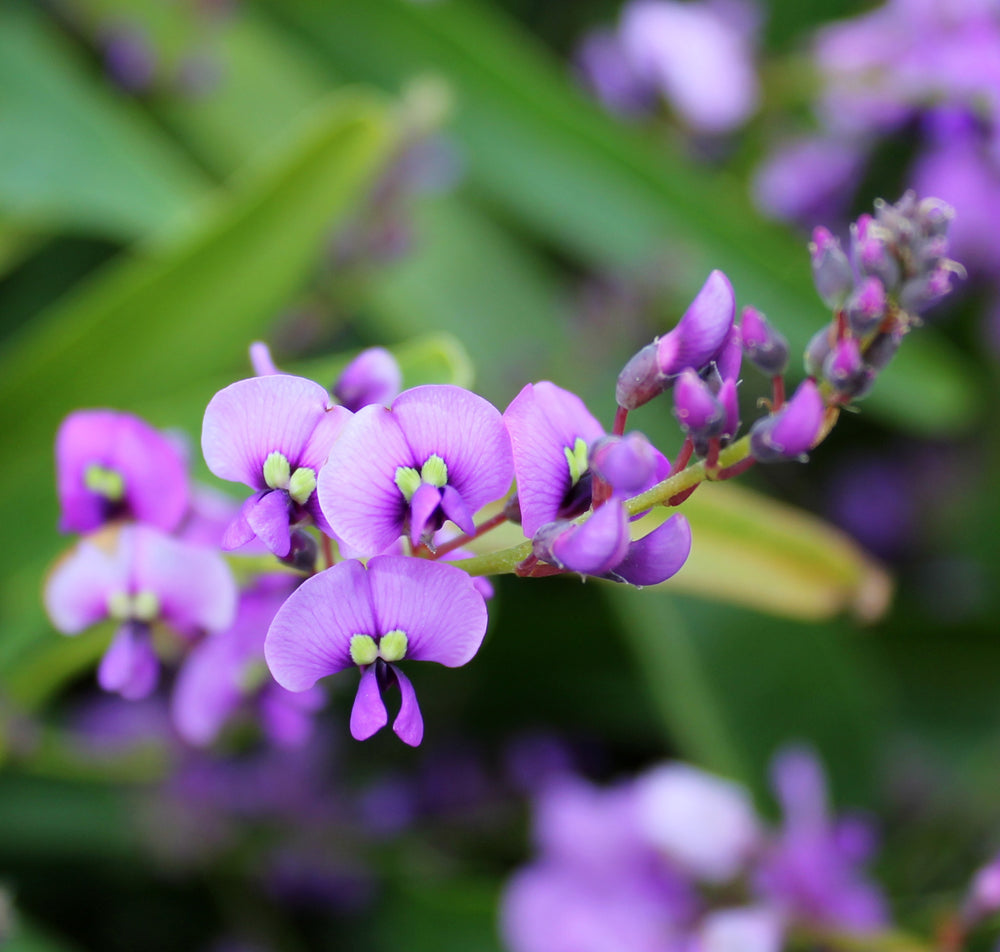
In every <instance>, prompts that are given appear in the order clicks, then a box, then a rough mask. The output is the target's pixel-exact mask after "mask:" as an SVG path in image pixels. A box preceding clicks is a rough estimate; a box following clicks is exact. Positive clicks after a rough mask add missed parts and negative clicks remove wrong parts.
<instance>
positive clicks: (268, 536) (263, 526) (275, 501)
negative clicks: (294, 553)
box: [240, 489, 292, 558]
mask: <svg viewBox="0 0 1000 952" xmlns="http://www.w3.org/2000/svg"><path fill="white" fill-rule="evenodd" d="M290 510H291V503H290V501H289V498H288V493H286V492H285V491H284V490H283V489H276V490H272V491H271V492H269V493H264V494H263V495H262V496H261V497H260V498H259V499H258V500H257V502H256V503H254V505H252V506H250V507H249V508H247V509H246V521H247V525H248V526H250V528H251V529H252V530H253V534H254V535H255V536H256V537H257V538H258V539H260V541H261V542H263V543H264V545H266V546H267V548H268V551H269V552H273V553H274V554H275V555H276V556H278V558H283V557H284V556H286V555H288V551H289V549H291V547H292V540H291V532H290V529H289V525H288V519H289V516H290V514H291V513H290ZM240 515H243V510H241V511H240Z"/></svg>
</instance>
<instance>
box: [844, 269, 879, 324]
mask: <svg viewBox="0 0 1000 952" xmlns="http://www.w3.org/2000/svg"><path fill="white" fill-rule="evenodd" d="M844 310H845V311H846V313H847V321H848V323H849V324H850V325H851V331H852V332H853V333H854V334H855V336H857V337H865V336H866V335H868V334H870V333H871V332H872V331H873V330H875V328H876V327H878V325H879V324H880V323H881V322H882V318H883V317H885V310H886V296H885V285H883V284H882V282H881V281H880V280H879V279H878V278H875V277H869V278H865V279H864V280H863V281H862V282H861V283H860V284H859V285H858V286H857V287H856V288H855V289H854V291H853V293H852V294H851V296H850V297H849V298H848V299H847V304H846V306H845V308H844Z"/></svg>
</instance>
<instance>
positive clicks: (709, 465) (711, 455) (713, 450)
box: [705, 436, 720, 473]
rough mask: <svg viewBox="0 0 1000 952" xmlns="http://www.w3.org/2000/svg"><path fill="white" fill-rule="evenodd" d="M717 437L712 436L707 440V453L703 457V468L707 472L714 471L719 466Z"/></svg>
mask: <svg viewBox="0 0 1000 952" xmlns="http://www.w3.org/2000/svg"><path fill="white" fill-rule="evenodd" d="M719 449H720V447H719V438H718V437H717V436H713V437H712V438H711V439H710V440H709V441H708V455H707V456H706V457H705V469H706V470H708V472H710V473H712V472H716V471H717V470H718V468H719Z"/></svg>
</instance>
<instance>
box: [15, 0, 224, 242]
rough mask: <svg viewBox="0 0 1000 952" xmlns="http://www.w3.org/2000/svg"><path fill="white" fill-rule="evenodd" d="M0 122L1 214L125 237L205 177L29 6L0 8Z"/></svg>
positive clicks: (190, 195) (185, 203)
mask: <svg viewBox="0 0 1000 952" xmlns="http://www.w3.org/2000/svg"><path fill="white" fill-rule="evenodd" d="M0 128H2V129H3V148H2V149H0V221H2V220H3V219H4V218H6V219H8V220H12V221H14V222H17V223H20V224H22V225H27V226H31V227H32V228H35V229H39V230H41V229H77V230H83V231H87V232H89V233H93V234H101V235H105V236H108V237H112V238H116V239H122V240H128V239H132V238H135V237H137V236H139V235H145V234H147V233H149V232H152V231H154V230H156V229H158V228H160V227H162V226H163V225H164V224H165V223H167V222H169V221H171V220H174V219H177V218H178V216H180V215H181V214H183V213H184V212H186V211H187V210H188V209H189V208H190V206H191V205H192V203H193V201H194V200H195V199H196V198H198V197H199V196H201V195H203V194H204V192H205V187H206V185H207V184H208V181H207V179H206V178H205V176H204V173H202V172H201V171H200V170H199V169H198V167H197V166H195V165H194V164H193V163H192V162H191V161H190V159H189V158H188V157H187V156H186V155H185V154H184V152H183V151H182V150H181V149H180V148H178V147H177V145H176V144H175V143H174V142H173V141H172V140H170V139H169V137H167V136H165V135H164V134H163V132H162V131H161V130H160V129H159V128H157V126H156V125H154V124H153V123H152V122H151V121H150V119H149V118H148V116H146V115H145V114H144V113H143V112H142V111H141V110H140V109H139V108H138V107H137V106H135V105H134V104H133V103H131V102H130V101H129V100H127V99H126V98H125V97H124V96H121V95H117V96H116V95H115V93H114V92H113V91H112V89H111V88H110V87H104V86H102V85H101V84H100V82H99V81H98V80H97V79H96V78H95V77H94V76H93V75H91V74H90V73H88V71H87V70H86V69H85V68H84V67H83V66H82V64H80V63H79V62H77V58H76V56H75V55H74V52H73V51H72V50H71V49H70V47H69V46H68V45H67V44H66V43H64V42H62V41H61V40H60V38H59V37H58V35H57V34H56V33H55V31H54V30H53V29H52V27H51V26H50V25H49V24H48V23H46V22H45V21H43V20H42V19H41V18H40V17H39V15H38V13H37V11H34V12H31V10H30V6H29V5H22V4H16V3H15V4H5V5H4V6H3V8H2V9H0Z"/></svg>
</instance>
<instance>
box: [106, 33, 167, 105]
mask: <svg viewBox="0 0 1000 952" xmlns="http://www.w3.org/2000/svg"><path fill="white" fill-rule="evenodd" d="M104 63H105V67H106V68H107V71H108V75H109V76H110V77H111V79H112V81H113V82H115V83H116V84H117V85H118V86H120V87H121V88H122V89H124V90H125V91H126V92H130V93H134V92H142V91H144V90H146V89H148V88H149V87H150V86H151V85H152V83H153V79H154V78H155V74H156V54H155V52H154V51H153V48H152V46H151V45H150V43H149V39H148V38H147V36H146V33H145V32H144V31H143V30H142V29H141V28H140V27H136V26H132V25H131V24H118V25H115V26H113V27H111V28H110V29H108V30H107V32H106V34H105V36H104Z"/></svg>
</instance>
